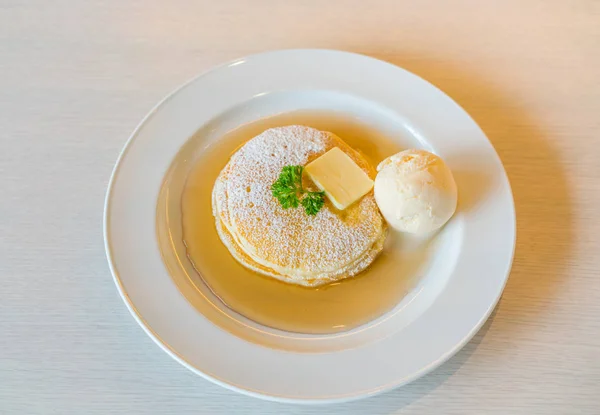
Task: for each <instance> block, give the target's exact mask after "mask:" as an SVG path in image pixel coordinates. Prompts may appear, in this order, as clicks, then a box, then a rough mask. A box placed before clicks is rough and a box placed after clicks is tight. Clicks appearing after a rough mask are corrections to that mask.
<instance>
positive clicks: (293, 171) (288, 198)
mask: <svg viewBox="0 0 600 415" xmlns="http://www.w3.org/2000/svg"><path fill="white" fill-rule="evenodd" d="M303 171H304V167H302V166H285V167H284V168H283V169H282V170H281V173H280V174H279V178H278V179H277V180H276V181H275V183H273V185H272V186H271V193H272V194H273V197H275V198H276V199H277V200H278V201H279V203H280V204H281V207H282V208H284V209H289V208H297V207H298V206H299V205H300V204H302V206H303V207H304V211H305V212H306V214H307V215H309V216H314V215H316V214H317V212H319V210H321V208H322V207H323V204H324V203H325V193H324V192H307V191H305V190H304V189H303V188H302V172H303Z"/></svg>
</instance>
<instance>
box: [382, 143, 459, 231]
mask: <svg viewBox="0 0 600 415" xmlns="http://www.w3.org/2000/svg"><path fill="white" fill-rule="evenodd" d="M377 172H378V173H377V177H376V178H375V200H376V201H377V204H378V205H379V209H380V210H381V213H382V214H383V216H384V218H385V219H386V220H387V221H388V223H389V224H390V226H392V227H393V228H394V229H397V230H399V231H402V232H410V233H414V234H426V233H429V232H432V231H434V230H436V229H439V228H440V227H442V226H443V225H444V224H445V223H446V222H448V220H449V219H450V218H451V217H452V215H453V214H454V212H455V211H456V203H457V191H456V183H455V182H454V177H453V176H452V172H451V171H450V169H449V168H448V166H447V165H446V163H444V160H442V159H441V158H440V157H438V156H436V155H435V154H432V153H429V152H427V151H424V150H406V151H402V152H400V153H398V154H394V155H393V156H391V157H388V158H387V159H385V160H383V161H382V162H381V163H380V164H379V166H377Z"/></svg>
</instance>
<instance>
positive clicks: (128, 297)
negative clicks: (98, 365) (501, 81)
mask: <svg viewBox="0 0 600 415" xmlns="http://www.w3.org/2000/svg"><path fill="white" fill-rule="evenodd" d="M298 109H323V110H335V111H338V112H343V113H346V114H348V115H350V116H353V117H356V118H357V119H360V120H361V121H362V122H364V123H369V124H371V125H374V126H376V127H377V128H378V129H380V130H382V131H385V132H386V133H387V134H388V135H392V136H396V137H398V140H399V143H400V144H401V145H402V146H404V147H409V146H410V147H422V148H423V147H424V148H428V149H430V150H432V151H434V152H436V153H437V154H439V155H441V156H442V157H443V158H444V159H445V160H446V162H447V163H448V165H449V166H450V168H451V169H452V170H453V171H454V172H455V175H456V180H457V184H458V188H459V209H458V211H457V214H456V215H455V216H454V218H453V219H452V220H451V221H450V222H449V223H448V224H447V226H446V227H445V228H444V230H443V232H441V233H440V234H439V235H438V236H437V237H436V243H435V255H434V256H433V259H432V260H431V261H430V262H429V263H428V264H427V267H426V269H425V270H424V271H423V275H422V276H421V277H420V279H419V283H418V284H417V285H416V287H415V288H414V289H413V290H412V291H411V292H410V293H409V294H408V295H407V297H406V298H405V299H404V300H402V301H401V302H400V303H399V304H398V306H397V307H396V308H395V309H393V310H392V311H391V312H389V313H388V314H386V315H385V316H383V317H381V318H379V319H377V320H376V321H374V322H372V323H370V324H367V325H365V326H363V327H360V328H359V329H356V330H353V331H350V332H347V333H342V334H336V335H324V336H310V335H299V334H290V333H285V332H279V331H277V330H272V329H267V328H264V327H261V326H259V325H257V324H255V323H253V322H251V321H247V320H245V319H244V318H243V317H240V316H238V315H236V314H235V313H231V312H228V311H227V310H224V309H223V307H221V306H219V304H218V301H215V299H214V297H213V296H212V295H211V293H210V292H208V291H207V290H198V289H196V288H194V286H193V285H192V283H191V282H190V280H189V279H188V278H187V277H186V273H187V272H193V271H191V270H190V267H189V264H186V263H182V262H180V261H178V259H177V258H178V255H179V258H181V255H180V254H181V250H182V249H183V248H182V244H181V241H180V238H178V237H177V236H178V232H180V230H179V231H178V226H177V221H178V220H179V210H178V207H179V200H180V196H181V189H182V185H183V182H184V180H185V175H186V174H187V172H188V171H189V168H190V166H191V164H192V163H193V160H194V158H195V157H196V156H197V155H198V152H201V151H202V149H203V148H206V147H207V146H209V145H211V144H213V143H214V142H215V140H218V139H219V137H220V136H222V135H223V134H224V133H225V132H227V131H229V130H231V129H232V128H235V127H237V126H239V125H241V124H242V123H246V122H249V121H252V120H256V119H259V118H261V117H265V116H269V115H273V114H277V113H282V112H287V111H293V110H298ZM198 131H200V133H197V132H198ZM224 163H225V161H224ZM169 232H170V233H169ZM173 235H174V237H173ZM104 237H105V242H106V252H107V255H108V259H109V263H110V268H111V271H112V273H113V276H114V279H115V282H116V284H117V287H118V289H119V291H120V293H121V295H122V296H123V300H124V301H125V303H126V304H127V306H128V308H129V309H130V311H131V313H132V314H133V316H134V317H135V318H136V320H137V321H138V322H139V323H140V325H141V326H142V327H143V328H144V330H145V331H146V332H147V333H148V335H149V336H150V337H152V339H154V340H155V341H156V343H157V344H158V345H159V346H160V347H161V348H163V350H165V351H166V352H167V353H169V354H170V355H171V356H172V357H173V358H174V359H176V360H177V361H179V362H180V363H181V364H183V365H185V366H186V367H188V368H189V369H190V370H192V371H194V372H196V373H198V374H200V375H202V376H204V377H206V378H208V379H210V380H212V381H214V382H216V383H218V384H220V385H223V386H226V387H228V388H231V389H234V390H237V391H240V392H243V393H246V394H249V395H253V396H257V397H262V398H267V399H272V400H278V401H293V402H333V401H346V400H352V399H357V398H361V397H366V396H370V395H374V394H377V393H380V392H383V391H386V390H389V389H392V388H394V387H397V386H400V385H403V384H405V383H407V382H410V381H412V380H414V379H416V378H418V377H419V376H422V375H424V374H425V373H427V372H429V371H431V370H433V369H435V368H436V367H437V366H439V365H440V364H442V363H443V362H444V361H445V360H447V359H448V358H449V357H450V356H452V355H453V354H454V353H456V352H457V351H458V350H459V349H460V348H461V347H463V346H464V345H465V343H467V342H468V341H469V339H471V337H473V335H474V334H475V333H476V332H477V330H478V329H479V328H480V327H481V326H482V324H483V323H484V322H485V320H486V319H487V318H488V316H489V315H490V313H491V311H492V310H493V308H494V306H495V305H496V303H497V301H498V299H499V298H500V295H501V293H502V290H503V288H504V285H505V283H506V280H507V277H508V274H509V271H510V267H511V262H512V257H513V250H514V245H515V212H514V205H513V199H512V194H511V190H510V186H509V183H508V179H507V177H506V174H505V172H504V169H503V167H502V164H501V162H500V160H499V158H498V156H497V155H496V152H495V151H494V149H493V147H492V146H491V144H490V143H489V141H488V140H487V138H486V136H485V135H484V133H483V132H482V131H481V129H480V128H479V127H478V126H477V125H476V124H475V122H474V121H473V120H472V119H471V118H470V117H469V116H468V115H467V114H466V113H465V111H463V110H462V109H461V108H460V107H459V106H458V105H457V104H456V103H455V102H454V101H452V100H451V99H450V98H449V97H447V96H446V95H445V94H444V93H442V92H441V91H440V90H438V89H437V88H435V87H433V86H432V85H430V84H429V83H427V82H426V81H424V80H422V79H420V78H419V77H417V76H415V75H413V74H411V73H409V72H407V71H405V70H403V69H400V68H398V67H396V66H393V65H390V64H388V63H385V62H381V61H378V60H375V59H372V58H369V57H366V56H361V55H356V54H351V53H345V52H337V51H326V50H289V51H278V52H270V53H265V54H260V55H255V56H251V57H248V58H244V59H240V60H237V61H234V62H231V63H229V64H226V65H224V66H221V67H219V68H217V69H214V70H212V71H210V72H208V73H206V74H204V75H201V76H200V77H198V78H196V79H194V80H192V81H191V82H189V83H188V84H186V85H185V86H183V87H182V88H180V89H179V90H177V91H176V92H174V93H173V94H171V95H170V96H168V97H167V98H166V99H165V100H164V101H162V102H161V103H160V104H159V105H158V106H157V107H156V108H154V109H153V110H152V111H151V112H150V114H149V115H148V116H147V117H146V118H145V119H144V120H143V121H142V123H141V124H140V125H139V126H138V128H137V129H136V131H135V132H134V133H133V135H132V137H131V138H130V139H129V141H128V142H127V145H126V146H125V148H124V149H123V152H122V153H121V156H120V157H119V160H118V162H117V165H116V167H115V170H114V172H113V175H112V178H111V181H110V186H109V190H108V193H107V197H106V206H105V222H104ZM169 237H172V240H169ZM183 262H185V261H183Z"/></svg>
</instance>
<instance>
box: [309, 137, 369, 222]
mask: <svg viewBox="0 0 600 415" xmlns="http://www.w3.org/2000/svg"><path fill="white" fill-rule="evenodd" d="M304 170H305V171H306V173H307V174H308V175H309V177H310V178H311V179H312V181H313V182H315V184H316V185H317V187H318V188H319V189H321V190H323V191H324V192H325V195H326V196H327V197H328V198H329V200H331V203H333V205H334V206H335V207H336V208H338V209H340V210H344V209H346V208H347V207H348V206H350V205H351V204H352V203H354V202H356V201H357V200H358V199H360V198H361V197H363V196H364V195H366V194H367V193H368V192H369V190H371V189H372V188H373V180H371V179H370V178H369V176H368V175H367V174H366V173H365V172H364V171H363V170H362V169H361V168H360V167H358V165H357V164H356V163H355V162H354V160H352V159H351V158H350V156H348V155H347V154H346V153H344V152H343V151H342V150H340V149H339V148H338V147H334V148H332V149H331V150H329V151H328V152H327V153H325V154H323V155H322V156H321V157H319V158H318V159H316V160H314V161H312V162H311V163H309V164H308V165H307V166H306V167H305V168H304Z"/></svg>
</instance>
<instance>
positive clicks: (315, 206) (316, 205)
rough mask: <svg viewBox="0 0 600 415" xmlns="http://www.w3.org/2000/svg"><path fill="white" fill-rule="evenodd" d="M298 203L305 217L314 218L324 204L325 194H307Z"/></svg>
mask: <svg viewBox="0 0 600 415" xmlns="http://www.w3.org/2000/svg"><path fill="white" fill-rule="evenodd" d="M300 203H302V206H303V207H304V211H305V212H306V214H307V215H309V216H314V215H316V214H317V213H318V212H319V210H321V208H322V207H323V205H324V204H325V192H308V193H306V196H304V199H302V201H301V202H300Z"/></svg>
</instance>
